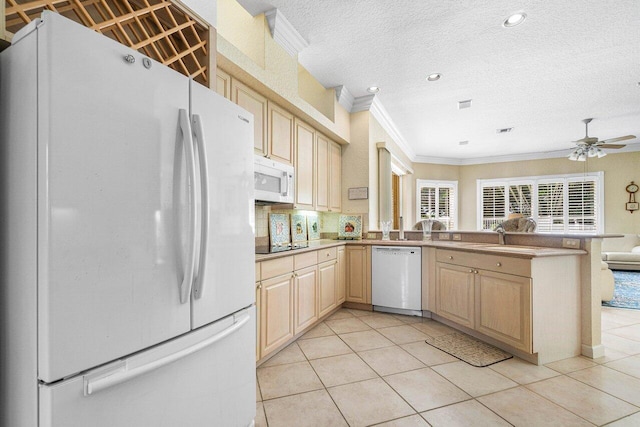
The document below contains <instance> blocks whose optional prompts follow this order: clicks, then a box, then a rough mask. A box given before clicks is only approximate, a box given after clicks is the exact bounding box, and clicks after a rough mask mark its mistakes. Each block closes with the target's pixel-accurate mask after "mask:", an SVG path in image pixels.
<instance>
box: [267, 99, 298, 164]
mask: <svg viewBox="0 0 640 427" xmlns="http://www.w3.org/2000/svg"><path fill="white" fill-rule="evenodd" d="M267 117H268V122H267V129H268V138H267V153H266V156H267V157H269V158H270V159H273V160H276V161H279V162H282V163H286V164H290V165H292V164H293V148H294V142H293V139H294V127H293V115H292V114H291V113H289V112H288V111H286V110H284V109H282V108H280V107H279V106H278V105H276V104H274V103H273V102H271V101H268V102H267Z"/></svg>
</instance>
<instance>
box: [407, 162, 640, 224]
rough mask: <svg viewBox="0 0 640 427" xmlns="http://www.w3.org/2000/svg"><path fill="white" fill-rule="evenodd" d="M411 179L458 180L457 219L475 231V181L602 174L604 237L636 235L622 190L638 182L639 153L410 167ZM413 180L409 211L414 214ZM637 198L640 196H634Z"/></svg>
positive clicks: (636, 220)
mask: <svg viewBox="0 0 640 427" xmlns="http://www.w3.org/2000/svg"><path fill="white" fill-rule="evenodd" d="M413 168H414V172H415V174H414V175H415V176H414V178H415V179H446V180H458V191H459V194H458V218H459V221H460V229H461V230H475V229H476V228H477V225H476V214H477V203H478V200H477V195H476V180H478V179H492V178H507V177H518V176H538V175H559V174H574V173H583V172H585V171H588V172H598V171H603V172H604V183H605V188H604V204H605V211H604V218H605V232H606V233H640V211H639V212H636V213H635V214H630V213H629V212H628V211H626V210H625V203H626V202H627V201H628V200H629V194H628V193H627V192H626V191H625V187H626V186H627V185H628V184H629V182H631V181H635V182H636V183H638V182H640V152H633V153H618V154H616V153H609V155H607V156H606V157H603V158H600V159H590V160H589V161H588V162H572V161H570V160H567V159H566V158H564V157H563V158H557V159H543V160H528V161H520V162H505V163H489V164H480V165H468V166H446V165H433V164H421V163H414V165H413ZM415 179H414V180H413V193H412V194H413V196H412V197H413V199H414V204H413V210H414V212H415V209H416V208H415ZM638 198H640V194H638Z"/></svg>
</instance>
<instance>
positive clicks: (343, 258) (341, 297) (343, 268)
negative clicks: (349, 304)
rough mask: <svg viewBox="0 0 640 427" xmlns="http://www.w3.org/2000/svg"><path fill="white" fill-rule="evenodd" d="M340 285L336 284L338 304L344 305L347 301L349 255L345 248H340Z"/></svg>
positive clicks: (338, 266) (338, 265)
mask: <svg viewBox="0 0 640 427" xmlns="http://www.w3.org/2000/svg"><path fill="white" fill-rule="evenodd" d="M337 259H338V264H337V266H336V267H337V269H338V283H337V284H336V293H337V297H338V304H342V303H343V302H344V301H345V299H346V288H345V287H346V284H347V255H346V252H345V249H344V246H340V247H339V248H338V255H337Z"/></svg>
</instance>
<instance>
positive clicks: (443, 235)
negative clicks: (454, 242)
mask: <svg viewBox="0 0 640 427" xmlns="http://www.w3.org/2000/svg"><path fill="white" fill-rule="evenodd" d="M438 240H449V233H438Z"/></svg>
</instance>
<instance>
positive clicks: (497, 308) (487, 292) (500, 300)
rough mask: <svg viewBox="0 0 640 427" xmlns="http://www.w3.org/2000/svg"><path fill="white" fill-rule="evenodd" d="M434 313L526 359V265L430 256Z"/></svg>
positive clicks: (444, 253) (470, 256)
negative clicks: (433, 273)
mask: <svg viewBox="0 0 640 427" xmlns="http://www.w3.org/2000/svg"><path fill="white" fill-rule="evenodd" d="M436 259H437V262H436V285H437V287H436V313H437V314H438V315H439V316H442V317H444V318H446V319H449V320H451V321H453V322H456V323H457V324H459V325H462V326H465V327H468V328H470V329H474V330H476V331H478V332H480V333H482V334H484V335H487V336H489V337H491V338H494V339H497V340H499V341H501V342H503V343H505V344H508V345H510V346H512V347H514V348H516V349H518V350H522V351H524V352H526V353H531V352H532V350H533V343H532V330H531V325H532V306H531V277H530V275H531V261H529V260H527V259H522V258H510V257H506V256H496V255H485V254H476V253H465V252H460V251H451V250H440V249H439V250H437V251H436Z"/></svg>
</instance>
